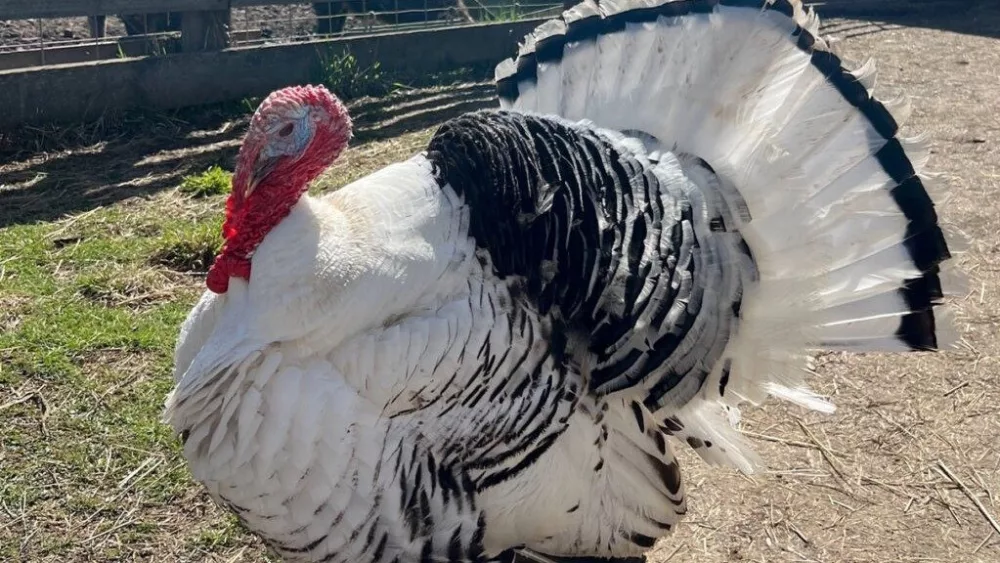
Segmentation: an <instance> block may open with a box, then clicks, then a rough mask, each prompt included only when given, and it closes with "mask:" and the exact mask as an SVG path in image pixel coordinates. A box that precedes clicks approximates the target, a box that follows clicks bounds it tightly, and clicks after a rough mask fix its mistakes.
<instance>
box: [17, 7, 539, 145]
mask: <svg viewBox="0 0 1000 563" xmlns="http://www.w3.org/2000/svg"><path fill="white" fill-rule="evenodd" d="M543 21H545V20H544V19H535V20H526V21H520V22H505V23H494V24H479V25H471V26H461V27H446V28H438V29H433V30H420V31H411V32H404V33H386V34H378V35H365V36H358V37H350V38H338V39H326V40H318V41H309V42H301V43H292V44H284V45H269V46H264V47H234V48H230V49H224V50H222V51H205V52H200V53H178V54H173V55H164V56H157V57H143V58H139V59H125V60H112V61H99V62H98V61H95V62H90V63H79V64H72V65H56V66H47V67H35V68H31V69H24V70H13V71H0V108H3V111H0V128H4V127H14V126H17V125H21V124H28V123H67V122H71V123H72V122H75V123H79V122H81V121H91V120H94V119H98V118H100V117H101V116H102V115H104V114H106V113H109V112H118V111H124V110H133V109H139V108H143V109H159V110H165V109H175V108H181V107H188V106H197V105H202V104H210V103H216V102H224V101H232V100H240V99H243V98H246V97H250V96H261V95H265V94H267V93H269V92H271V91H273V90H275V89H277V88H281V87H284V86H289V85H293V84H306V83H310V82H312V83H316V82H317V81H318V80H319V79H320V78H321V76H322V74H321V73H322V68H323V64H324V62H325V61H328V60H329V58H330V57H331V56H338V55H340V54H341V53H343V52H344V50H345V49H346V50H348V51H350V52H351V53H352V54H353V55H354V56H355V57H356V58H357V60H358V64H359V66H361V67H366V66H370V65H372V64H374V63H375V62H379V63H380V64H381V66H382V68H384V69H386V70H387V71H395V70H405V71H407V72H410V73H416V72H435V71H440V70H447V69H454V68H457V67H461V66H468V65H474V64H495V63H498V62H500V61H501V60H503V59H505V58H507V57H511V56H513V55H515V54H516V52H517V43H518V41H520V40H521V39H522V38H523V37H524V35H525V34H527V33H528V32H530V31H531V30H532V29H534V28H535V27H536V26H537V25H539V24H540V23H542V22H543Z"/></svg>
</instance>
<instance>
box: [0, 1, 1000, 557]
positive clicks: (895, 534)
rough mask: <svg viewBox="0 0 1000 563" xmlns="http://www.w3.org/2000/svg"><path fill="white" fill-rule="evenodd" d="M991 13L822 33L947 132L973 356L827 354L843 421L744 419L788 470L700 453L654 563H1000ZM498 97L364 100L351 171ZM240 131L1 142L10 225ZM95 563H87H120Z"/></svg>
mask: <svg viewBox="0 0 1000 563" xmlns="http://www.w3.org/2000/svg"><path fill="white" fill-rule="evenodd" d="M988 4H992V2H990V3H987V2H981V3H979V4H977V5H975V6H974V7H973V8H972V9H970V10H963V11H943V12H926V13H921V14H919V15H917V16H912V17H907V18H888V17H887V18H885V21H857V20H848V19H830V20H827V23H826V24H825V27H824V32H825V33H826V34H830V35H833V36H835V37H837V38H840V39H841V40H842V42H841V45H840V49H841V50H842V51H843V52H844V53H845V54H847V55H849V56H851V57H852V58H854V59H858V60H860V59H863V58H864V57H866V56H868V55H871V56H873V57H874V58H875V59H876V62H877V63H878V68H879V71H880V75H879V85H878V86H877V88H876V94H877V95H878V96H880V97H883V98H884V97H892V95H893V93H896V92H899V91H903V92H906V93H907V94H909V95H910V96H911V98H912V102H913V103H912V115H911V117H910V119H909V121H908V122H907V125H906V127H905V130H906V131H907V132H908V133H910V134H916V133H920V132H923V133H926V134H928V135H929V136H930V137H931V139H932V140H933V146H934V149H933V155H932V160H931V167H932V168H933V170H934V171H936V172H939V173H941V175H942V179H941V181H943V182H944V183H945V184H946V185H947V186H949V187H950V189H951V194H952V197H951V199H950V200H949V201H948V202H947V203H946V204H945V205H942V206H941V207H940V213H941V215H942V217H943V221H944V222H945V223H947V224H949V225H951V226H952V227H953V228H956V229H960V230H961V231H963V232H964V233H965V234H966V236H967V237H968V238H969V240H970V244H969V247H968V249H967V251H966V252H964V253H963V254H962V255H960V256H959V258H958V259H957V262H958V264H959V265H960V267H961V268H962V269H963V270H964V271H965V272H967V273H968V276H969V284H968V287H969V291H968V292H967V294H964V295H961V296H959V297H958V298H957V299H956V302H955V318H956V322H957V326H958V328H959V331H960V333H961V335H962V340H961V345H960V346H959V347H958V349H956V350H954V351H949V352H946V353H939V354H917V355H908V356H898V355H893V356H888V355H874V354H873V355H864V356H862V355H845V354H830V355H824V356H822V357H821V358H820V361H819V365H818V368H817V375H816V377H815V378H814V379H813V381H812V384H813V386H814V388H815V389H817V391H819V392H820V393H821V394H827V395H829V396H830V397H831V398H832V400H833V401H834V402H835V403H836V405H837V406H838V410H837V412H836V413H835V414H833V415H830V416H824V415H817V414H805V413H803V412H802V411H800V410H799V409H797V408H788V407H785V406H783V405H779V404H774V403H771V404H768V405H766V406H765V407H763V408H759V409H746V410H745V411H744V416H745V420H746V421H747V422H746V425H745V430H746V431H747V433H748V435H749V436H750V438H751V439H752V440H753V441H754V443H755V444H756V446H757V448H758V451H759V452H760V453H761V454H762V455H763V457H764V458H765V459H766V460H768V462H769V463H770V464H771V467H772V469H771V470H770V471H768V472H765V473H761V474H758V475H754V476H753V477H745V476H742V475H739V474H736V473H734V472H732V471H729V470H722V469H718V468H710V467H706V466H705V465H704V464H703V463H701V462H700V461H698V460H696V459H695V458H694V457H693V456H692V455H689V454H687V453H686V452H685V453H684V454H683V458H682V462H683V468H684V471H685V474H686V476H687V482H688V483H689V487H690V493H689V494H690V502H691V507H692V512H691V514H690V516H689V518H688V520H687V521H686V522H685V523H684V524H683V525H682V526H680V527H679V528H678V529H677V531H676V533H675V534H674V535H673V536H671V537H670V538H667V539H664V540H663V541H661V542H660V544H658V546H657V547H656V548H655V549H654V551H653V552H652V554H651V558H650V563H667V562H668V561H669V562H672V563H679V562H683V563H696V562H697V563H722V562H737V561H739V562H742V561H746V562H788V563H791V562H824V563H849V562H851V563H853V562H886V563H888V562H918V561H919V562H949V563H950V562H963V563H964V562H969V563H976V562H982V563H995V562H996V561H1000V533H997V532H995V531H994V528H993V527H991V523H990V519H991V518H994V519H995V517H997V515H998V514H1000V505H998V498H997V497H998V495H1000V447H998V442H1000V342H998V340H997V338H996V330H997V329H996V327H997V326H998V323H1000V265H998V263H997V262H995V261H996V260H998V259H1000V197H998V195H997V194H998V193H1000V192H998V190H1000V39H998V38H1000V6H995V5H990V6H988ZM491 103H492V102H491V101H490V100H489V91H488V87H486V86H483V85H466V86H463V87H461V88H456V89H453V90H450V91H445V92H441V91H433V92H413V93H411V94H404V95H401V96H399V97H397V98H394V99H391V100H387V101H384V100H363V101H361V102H358V103H356V104H355V105H354V106H353V108H352V112H354V113H355V114H356V115H358V118H359V120H358V123H359V135H358V142H357V143H356V145H355V146H354V147H353V148H352V149H351V151H350V152H349V153H348V154H347V156H346V159H345V164H343V165H340V166H341V167H340V168H339V171H338V172H337V174H346V175H347V176H345V177H349V176H356V175H360V174H362V173H364V172H366V171H369V170H371V169H374V168H377V167H378V166H381V165H383V164H384V163H386V162H388V161H390V160H393V159H396V158H399V157H400V156H402V155H403V154H404V153H406V152H407V151H410V150H413V149H414V148H416V147H417V146H419V144H420V142H421V139H422V138H423V137H422V135H424V134H425V133H426V131H427V128H428V127H432V126H433V124H434V123H436V122H438V121H440V120H441V119H444V118H446V117H449V116H451V115H454V114H455V113H457V112H460V111H467V110H469V109H473V108H476V107H482V106H484V105H490V104H491ZM244 125H245V117H242V116H233V115H231V114H229V113H225V112H213V111H205V112H202V113H194V114H188V115H184V116H163V117H161V118H158V119H152V118H149V117H143V118H142V119H136V120H135V121H130V120H129V119H128V118H126V119H124V120H122V121H119V122H115V123H104V124H98V125H96V126H93V127H89V128H79V129H75V130H56V129H52V130H46V131H41V132H36V133H37V135H35V136H33V137H16V138H15V137H8V138H7V140H6V144H4V141H3V139H2V138H0V227H7V226H10V225H21V224H28V223H34V222H44V221H55V220H57V219H61V218H63V217H65V216H68V215H76V214H84V213H87V212H90V211H91V210H93V209H95V208H98V207H106V206H113V205H122V204H123V203H127V201H130V199H129V198H132V199H141V198H151V197H158V196H157V194H160V193H163V192H165V191H168V190H171V189H173V188H174V187H175V186H176V185H177V183H178V182H179V179H180V177H181V176H182V175H183V174H186V173H188V172H190V171H197V170H201V169H203V168H204V167H205V166H207V165H209V164H214V163H219V164H222V165H224V166H231V163H232V158H233V156H234V155H235V151H236V148H237V143H238V139H239V134H240V133H241V131H242V127H243V126H244ZM414 135H416V137H414ZM29 138H30V139H31V144H30V145H29V144H28V139H29ZM4 163H6V164H4ZM344 167H349V168H350V170H349V171H348V172H345V168H344ZM0 260H2V257H0ZM0 399H2V397H0ZM2 402H3V400H0V403H2ZM2 414H3V413H2V411H0V420H2ZM0 437H2V433H0ZM681 449H683V448H681ZM2 463H3V457H2V456H0V464H2ZM170 502H171V503H173V504H167V505H157V506H147V505H141V506H140V505H137V507H136V510H139V511H143V510H145V511H147V512H149V513H150V514H152V515H154V516H155V515H157V514H160V513H161V512H162V515H163V516H162V518H163V524H162V527H163V529H164V531H165V532H168V533H167V534H165V535H164V536H163V537H169V534H180V533H182V532H183V530H185V528H198V529H202V528H203V527H204V523H205V522H206V521H209V522H210V523H211V525H212V526H215V525H218V524H215V523H216V522H221V520H218V519H219V518H220V516H219V514H218V511H216V510H215V509H214V508H213V507H211V506H209V505H208V504H207V503H206V502H205V499H204V497H203V496H199V495H197V494H196V493H195V492H190V493H189V494H185V495H181V496H178V497H176V498H173V499H172V500H171V501H170ZM0 508H3V509H4V510H0V538H2V537H4V536H3V535H2V534H3V531H4V529H5V528H6V529H7V531H8V532H11V533H12V535H10V536H7V537H8V538H10V537H13V533H14V531H15V530H16V533H17V534H21V535H22V537H24V536H25V535H28V534H38V533H41V534H45V533H47V532H46V531H45V530H42V531H41V532H39V531H38V530H39V529H41V528H37V529H36V528H34V527H32V526H31V525H30V522H27V519H28V517H26V516H21V517H20V520H19V521H16V522H15V521H13V520H12V519H10V518H9V517H10V515H11V514H14V513H15V511H13V510H11V508H10V507H0ZM158 511H159V512H158ZM22 514H30V512H22ZM95 514H96V513H95ZM5 518H8V521H7V522H6V523H5V521H4V520H5ZM155 521H156V520H155V519H154V520H153V522H154V524H151V525H153V526H156V524H155ZM994 522H995V520H994ZM50 525H51V523H50ZM116 525H117V524H116ZM993 526H995V523H994V524H993ZM47 529H51V528H47ZM109 529H110V530H111V531H109V532H106V533H107V534H108V536H107V537H116V536H117V531H116V530H117V528H115V527H113V526H109ZM32 530H34V531H32ZM104 533H105V532H102V535H104ZM81 534H82V535H83V536H86V531H84V532H81ZM90 537H91V538H93V537H94V535H93V534H91V535H90ZM105 539H106V538H105ZM27 541H28V540H27V539H26V540H25V542H27ZM32 541H34V540H32ZM70 541H73V540H70ZM74 553H76V552H74ZM80 553H81V554H82V555H78V558H77V559H73V560H84V559H89V560H95V561H102V560H109V559H102V558H100V557H99V556H96V555H94V553H97V552H80ZM122 553H123V554H127V555H122V556H121V558H120V559H115V560H129V561H132V560H149V561H189V560H205V561H247V562H252V561H263V560H265V559H264V555H263V553H264V552H263V550H262V549H261V547H260V545H259V543H257V542H256V541H254V540H250V539H247V540H240V541H236V540H232V541H228V542H221V543H214V544H213V543H209V544H206V545H205V546H203V547H200V548H199V549H198V550H197V551H194V552H192V551H190V550H188V551H183V552H182V551H181V548H179V547H177V545H176V544H174V543H167V542H166V541H165V542H164V543H163V544H162V545H161V546H156V545H152V546H146V548H145V549H144V550H143V551H128V550H125V551H123V552H122ZM87 554H89V555H87ZM41 559H43V558H42V557H39V558H38V559H34V558H31V557H28V558H26V559H24V560H41ZM44 559H45V560H53V561H54V560H64V559H59V558H50V557H44Z"/></svg>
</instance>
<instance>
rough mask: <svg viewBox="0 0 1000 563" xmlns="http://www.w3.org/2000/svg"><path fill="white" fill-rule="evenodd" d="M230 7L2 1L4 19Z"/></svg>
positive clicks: (158, 0)
mask: <svg viewBox="0 0 1000 563" xmlns="http://www.w3.org/2000/svg"><path fill="white" fill-rule="evenodd" d="M267 3H270V2H266V3H265V4H267ZM279 3H284V2H279ZM228 9H229V0H0V20H21V19H29V18H70V17H77V16H112V15H117V14H150V13H155V12H184V11H202V10H228Z"/></svg>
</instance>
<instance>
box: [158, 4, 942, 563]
mask: <svg viewBox="0 0 1000 563" xmlns="http://www.w3.org/2000/svg"><path fill="white" fill-rule="evenodd" d="M817 27H818V21H817V19H816V17H815V16H814V15H813V14H812V13H811V12H806V11H804V10H803V9H802V7H801V5H800V4H799V2H798V1H797V0H773V1H767V2H762V1H760V0H756V1H751V0H688V1H666V2H664V1H663V0H624V1H607V0H602V1H601V2H600V4H597V3H595V2H593V1H592V0H586V1H585V2H583V3H580V4H578V5H576V6H574V7H573V8H571V9H569V10H567V11H566V12H564V13H563V14H562V15H561V17H559V18H556V19H553V20H550V21H548V22H546V23H544V24H542V25H541V26H540V27H538V28H537V29H536V30H535V31H534V32H533V33H532V34H530V36H528V37H527V38H526V40H525V42H524V43H523V44H522V45H521V47H520V49H519V52H518V54H517V56H516V58H515V59H512V60H508V61H505V62H503V63H501V64H500V65H499V66H498V67H497V70H496V84H497V89H498V94H499V98H500V106H501V107H500V108H499V109H495V110H488V111H477V112H473V113H469V114H465V115H462V116H460V117H457V118H455V119H452V120H450V121H447V122H446V123H444V124H442V125H441V126H440V128H439V129H438V130H437V131H436V133H435V134H434V135H433V137H432V139H431V140H430V141H429V143H428V145H427V147H426V150H425V151H423V152H421V153H419V154H417V155H415V156H413V157H411V158H409V159H408V160H405V161H403V162H399V163H396V164H392V165H390V166H388V167H386V168H384V169H382V170H379V171H377V172H375V173H373V174H371V175H369V176H367V177H365V178H362V179H360V180H357V181H355V182H353V183H351V184H349V185H347V186H345V187H343V188H341V189H340V190H337V191H335V192H333V193H329V194H326V195H323V196H322V197H313V196H310V195H308V194H306V191H307V187H308V186H309V184H310V182H311V181H312V180H314V179H315V178H317V177H318V176H319V175H320V174H321V173H322V172H323V171H324V169H326V168H327V167H328V166H329V165H330V164H331V163H332V162H334V161H335V160H336V159H337V157H338V155H340V154H341V152H342V151H343V150H344V148H345V147H346V145H347V144H348V141H349V139H350V137H351V120H350V117H349V115H348V112H347V110H346V108H345V107H344V105H342V104H341V102H340V101H339V100H338V99H337V98H336V97H335V96H334V95H332V94H331V93H330V92H328V91H327V90H326V89H325V88H322V87H314V86H295V87H290V88H286V89H283V90H280V91H277V92H275V93H273V94H271V95H270V96H269V97H268V98H266V99H265V100H264V101H263V102H262V103H261V105H260V107H259V108H258V110H257V111H256V113H255V114H254V116H253V118H252V120H251V123H250V126H249V130H248V132H247V133H246V137H245V140H244V143H243V145H242V147H241V149H240V153H239V157H238V164H237V167H236V171H235V174H234V177H233V186H232V193H231V195H230V196H229V199H228V201H227V204H226V218H225V222H224V224H223V235H224V238H225V244H224V247H223V249H222V251H221V253H220V255H219V256H218V258H217V259H216V261H215V262H214V264H213V266H212V268H211V271H210V273H209V276H208V280H207V285H208V289H209V291H206V292H205V294H204V295H203V297H202V298H201V300H200V301H199V302H198V303H197V305H196V306H195V307H194V309H193V310H192V311H191V313H190V315H189V316H188V318H187V320H186V321H185V322H184V324H183V326H182V327H181V332H180V336H179V340H178V345H177V349H176V357H175V361H176V370H175V388H174V389H173V391H172V392H171V394H170V396H169V397H168V399H167V404H166V410H165V420H166V421H167V423H168V424H170V425H171V426H172V428H173V429H174V431H176V432H177V434H178V435H179V436H180V437H181V440H182V441H183V444H184V446H183V454H184V456H185V458H186V459H187V461H188V463H189V465H190V468H191V471H192V474H193V477H194V479H195V480H197V481H198V482H200V483H202V484H203V485H204V486H205V488H206V489H207V491H208V492H209V494H210V495H211V496H212V497H213V499H215V500H216V501H217V502H218V503H220V504H221V505H223V506H226V507H228V508H229V509H230V510H232V511H233V512H234V513H235V514H236V515H237V516H238V517H239V518H240V519H241V520H242V522H243V523H244V524H245V525H246V527H248V528H249V529H250V530H252V531H254V532H255V533H256V534H258V535H260V536H261V537H262V538H263V539H264V540H265V541H266V542H267V544H268V545H269V546H270V547H271V548H272V549H273V550H274V551H275V552H276V553H277V554H279V555H280V556H282V557H283V558H285V559H286V560H288V561H329V562H342V563H347V562H357V563H375V562H385V563H390V562H396V563H406V562H417V561H420V562H427V561H452V562H459V561H464V562H474V563H481V562H493V561H510V560H512V559H513V558H515V557H516V558H526V559H527V560H531V561H543V562H544V561H561V562H578V563H582V562H585V561H596V560H608V561H614V562H617V563H624V562H626V561H642V558H643V554H644V553H645V552H646V551H647V550H648V549H649V548H650V547H651V546H653V544H654V542H656V541H657V540H658V539H659V538H662V537H665V536H667V535H669V534H670V532H671V531H672V530H673V529H674V527H675V526H676V525H677V523H678V522H679V521H680V520H681V519H682V518H683V516H684V514H685V511H686V502H687V501H686V494H687V492H686V489H685V486H686V485H685V482H684V479H683V478H682V475H681V470H680V466H679V464H678V461H677V459H676V457H675V453H674V451H675V449H674V448H675V447H676V446H677V444H681V445H684V447H691V448H693V449H694V451H695V452H697V454H698V455H699V456H700V457H701V458H702V459H704V460H705V461H706V462H708V463H711V464H721V465H724V466H729V467H733V468H736V469H739V470H742V471H746V472H750V471H753V470H754V469H755V468H756V467H759V466H761V464H762V463H763V462H762V460H760V459H758V457H757V456H756V455H754V453H753V451H752V449H751V447H750V446H749V444H748V443H747V442H746V441H744V440H743V439H741V434H740V432H739V431H738V430H736V426H737V424H738V419H739V410H738V408H739V407H740V406H741V404H759V403H760V402H761V401H763V400H764V399H765V398H767V397H768V396H769V395H770V396H774V397H777V398H779V399H783V400H787V401H791V402H792V403H795V404H797V405H800V406H801V407H804V408H808V409H814V410H818V411H824V412H829V411H831V410H832V409H833V407H832V406H831V404H830V403H829V402H828V401H826V400H825V399H824V398H823V397H821V396H819V395H817V394H815V393H813V392H811V391H810V390H809V389H808V388H807V387H806V385H805V383H804V376H805V374H806V373H807V372H808V370H809V365H810V354H812V353H814V352H815V351H816V350H839V351H853V352H863V351H885V352H906V351H927V350H938V349H944V348H946V347H948V346H949V345H950V344H951V343H952V342H954V339H955V335H954V333H953V329H952V326H951V323H950V322H949V321H948V319H947V318H946V315H944V314H943V313H944V312H946V311H947V309H946V308H945V307H939V305H942V304H944V303H945V301H946V296H947V295H948V294H950V293H952V292H953V291H954V289H953V288H954V287H956V286H954V285H953V284H954V283H957V282H959V281H961V276H959V275H958V274H957V273H956V272H955V271H954V270H951V269H947V268H945V266H946V265H950V263H948V262H947V261H948V260H949V258H950V257H951V251H950V250H949V246H948V243H947V242H946V238H950V236H951V235H948V237H946V236H945V234H944V231H943V229H942V227H941V225H940V224H939V221H938V219H937V214H936V211H935V205H934V199H937V198H939V197H940V196H941V195H942V194H941V193H935V194H933V195H934V198H932V197H931V196H932V194H931V192H930V191H928V190H929V186H930V184H929V183H927V182H925V180H926V177H927V175H926V174H925V173H924V172H923V170H924V167H925V164H926V161H927V158H928V153H929V151H928V148H927V146H926V145H925V144H924V143H923V142H922V141H920V140H919V139H916V140H907V139H902V138H900V137H899V136H898V131H899V126H900V123H901V118H902V116H903V115H904V114H905V104H904V103H903V102H902V101H897V102H894V103H892V104H889V105H885V104H883V103H881V102H879V101H877V100H875V99H873V98H872V97H871V95H870V90H871V88H872V85H873V84H874V80H875V72H874V68H873V67H872V66H871V65H870V64H865V65H861V66H860V67H858V68H856V69H854V70H847V69H846V68H845V67H844V65H843V63H842V62H841V60H840V59H839V58H838V57H837V56H836V55H834V54H833V53H832V52H831V51H830V49H829V47H828V45H827V44H826V43H825V42H824V41H823V40H822V39H820V38H819V37H818V36H817ZM890 109H891V111H890ZM685 444H686V445H685Z"/></svg>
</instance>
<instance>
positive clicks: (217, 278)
mask: <svg viewBox="0 0 1000 563" xmlns="http://www.w3.org/2000/svg"><path fill="white" fill-rule="evenodd" d="M232 277H236V278H243V279H245V280H249V279H250V261H249V260H247V259H245V258H236V257H235V256H229V255H227V254H220V255H219V256H218V257H217V258H216V259H215V262H214V263H212V267H211V268H209V270H208V279H207V280H205V283H206V285H208V289H210V290H212V291H214V292H215V293H219V294H222V293H225V292H226V291H228V290H229V278H232Z"/></svg>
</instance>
